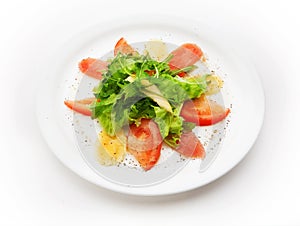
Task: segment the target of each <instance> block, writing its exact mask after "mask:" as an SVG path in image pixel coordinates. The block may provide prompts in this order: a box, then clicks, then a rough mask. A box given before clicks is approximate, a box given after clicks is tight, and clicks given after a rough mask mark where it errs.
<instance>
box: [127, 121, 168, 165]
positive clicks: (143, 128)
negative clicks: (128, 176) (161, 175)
mask: <svg viewBox="0 0 300 226" xmlns="http://www.w3.org/2000/svg"><path fill="white" fill-rule="evenodd" d="M162 143H163V139H162V137H161V135H160V131H159V128H158V126H157V124H156V123H155V122H154V121H153V120H150V119H141V124H140V125H139V126H136V125H135V124H132V125H130V128H129V132H128V137H127V150H128V152H129V153H130V154H132V155H133V156H134V157H135V158H136V160H137V161H138V162H139V164H140V165H141V167H142V168H143V169H144V170H145V171H147V170H150V169H151V168H152V167H153V166H154V165H155V164H156V163H157V161H158V159H159V157H160V152H161V148H162Z"/></svg>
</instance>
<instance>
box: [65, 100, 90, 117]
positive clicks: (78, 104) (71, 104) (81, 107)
mask: <svg viewBox="0 0 300 226" xmlns="http://www.w3.org/2000/svg"><path fill="white" fill-rule="evenodd" d="M95 100H96V98H87V99H83V100H76V101H72V100H65V101H64V103H65V105H66V106H67V107H68V108H70V109H71V110H73V111H75V112H77V113H80V114H82V115H86V116H91V115H92V111H91V110H90V109H89V107H88V105H90V104H91V103H92V102H93V101H95Z"/></svg>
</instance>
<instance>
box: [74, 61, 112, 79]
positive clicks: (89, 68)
mask: <svg viewBox="0 0 300 226" xmlns="http://www.w3.org/2000/svg"><path fill="white" fill-rule="evenodd" d="M107 65H108V63H107V62H106V61H103V60H99V59H95V58H90V57H89V58H86V59H83V60H82V61H80V63H79V64H78V66H79V69H80V71H81V72H82V73H84V74H85V75H88V76H90V77H92V78H95V79H101V78H102V72H103V71H104V70H106V69H107Z"/></svg>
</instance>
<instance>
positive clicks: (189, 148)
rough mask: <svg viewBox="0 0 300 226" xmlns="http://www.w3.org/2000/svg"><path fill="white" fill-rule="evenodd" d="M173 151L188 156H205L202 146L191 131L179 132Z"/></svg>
mask: <svg viewBox="0 0 300 226" xmlns="http://www.w3.org/2000/svg"><path fill="white" fill-rule="evenodd" d="M175 151H177V152H179V153H180V154H182V155H183V156H185V157H189V158H201V159H203V158H204V157H205V150H204V147H203V145H202V144H201V142H200V141H199V139H198V138H197V137H196V135H195V134H194V133H193V132H185V133H182V134H181V137H180V141H179V144H178V147H177V148H176V149H175Z"/></svg>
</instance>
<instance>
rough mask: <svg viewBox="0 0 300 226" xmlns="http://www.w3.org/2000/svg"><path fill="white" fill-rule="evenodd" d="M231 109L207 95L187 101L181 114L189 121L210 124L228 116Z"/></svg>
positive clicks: (204, 124)
mask: <svg viewBox="0 0 300 226" xmlns="http://www.w3.org/2000/svg"><path fill="white" fill-rule="evenodd" d="M229 112H230V110H229V109H228V108H227V109H225V108H223V107H222V106H221V105H219V104H217V103H216V102H214V101H212V100H208V99H207V98H206V97H205V95H202V96H201V97H200V98H197V99H195V100H190V101H186V102H185V103H184V104H183V107H182V109H181V112H180V115H181V116H182V117H183V118H184V119H185V120H186V121H187V122H193V123H195V124H196V125H198V126H209V125H213V124H216V123H218V122H220V121H222V120H223V119H225V118H226V117H227V115H228V114H229Z"/></svg>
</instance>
